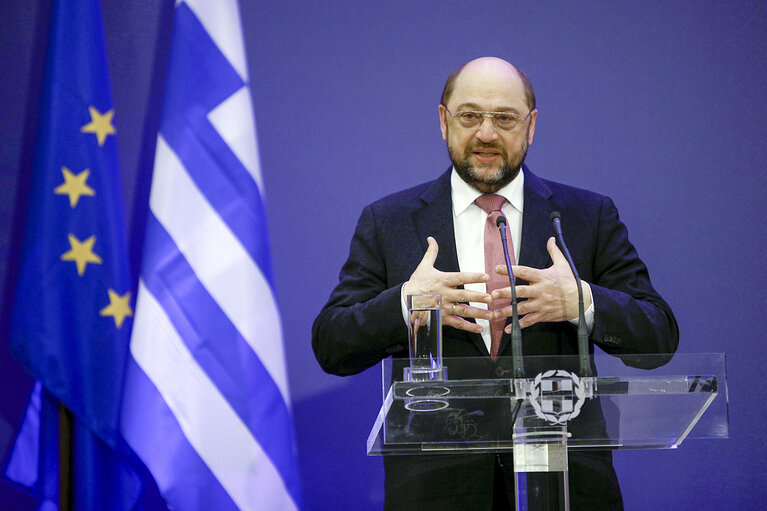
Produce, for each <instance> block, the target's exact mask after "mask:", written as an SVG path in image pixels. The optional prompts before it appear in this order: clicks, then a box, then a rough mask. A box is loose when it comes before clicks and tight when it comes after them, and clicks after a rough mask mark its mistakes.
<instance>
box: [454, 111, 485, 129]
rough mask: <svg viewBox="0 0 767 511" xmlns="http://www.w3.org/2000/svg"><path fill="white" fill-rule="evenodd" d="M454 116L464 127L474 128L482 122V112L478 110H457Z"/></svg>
mask: <svg viewBox="0 0 767 511" xmlns="http://www.w3.org/2000/svg"><path fill="white" fill-rule="evenodd" d="M456 117H458V122H459V123H461V126H463V127H464V128H474V127H476V126H479V123H480V122H482V114H480V113H478V112H458V113H457V114H456Z"/></svg>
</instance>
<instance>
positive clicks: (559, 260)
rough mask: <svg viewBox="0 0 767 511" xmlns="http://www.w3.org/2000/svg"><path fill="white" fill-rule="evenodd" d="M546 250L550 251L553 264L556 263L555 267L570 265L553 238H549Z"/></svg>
mask: <svg viewBox="0 0 767 511" xmlns="http://www.w3.org/2000/svg"><path fill="white" fill-rule="evenodd" d="M546 250H547V251H548V253H549V257H551V262H552V263H554V265H557V264H568V262H567V259H565V255H564V254H563V253H562V251H561V250H559V246H557V241H556V240H555V239H554V237H553V236H552V237H551V238H549V241H547V242H546Z"/></svg>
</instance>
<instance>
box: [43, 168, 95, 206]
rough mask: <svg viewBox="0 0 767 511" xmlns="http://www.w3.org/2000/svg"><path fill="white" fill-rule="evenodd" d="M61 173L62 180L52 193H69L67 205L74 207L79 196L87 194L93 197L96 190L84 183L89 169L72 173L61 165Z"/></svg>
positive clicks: (89, 172)
mask: <svg viewBox="0 0 767 511" xmlns="http://www.w3.org/2000/svg"><path fill="white" fill-rule="evenodd" d="M61 173H62V174H63V175H64V182H63V183H62V184H60V185H59V186H57V187H56V188H54V189H53V193H55V194H57V195H69V205H70V206H71V207H72V209H74V207H75V206H77V203H78V201H79V200H80V197H81V196H83V195H88V196H90V197H93V196H94V195H96V192H95V191H94V190H93V188H91V187H90V186H88V185H87V184H85V181H87V180H88V176H90V175H91V171H90V170H89V169H85V170H83V171H82V172H80V173H79V174H72V172H70V171H69V169H68V168H66V167H61Z"/></svg>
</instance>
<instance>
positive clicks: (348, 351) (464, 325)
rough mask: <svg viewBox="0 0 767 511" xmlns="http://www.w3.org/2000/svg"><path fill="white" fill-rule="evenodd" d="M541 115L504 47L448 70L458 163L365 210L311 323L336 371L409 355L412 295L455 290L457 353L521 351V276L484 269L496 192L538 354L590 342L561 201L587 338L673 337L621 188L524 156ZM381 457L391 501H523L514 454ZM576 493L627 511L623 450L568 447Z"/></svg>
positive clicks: (524, 317) (646, 340) (584, 502)
mask: <svg viewBox="0 0 767 511" xmlns="http://www.w3.org/2000/svg"><path fill="white" fill-rule="evenodd" d="M537 115H538V111H537V110H536V108H535V94H534V92H533V88H532V84H531V83H530V81H529V79H528V78H527V77H526V75H525V74H524V73H522V72H521V71H519V70H518V69H516V68H515V67H514V66H513V65H511V64H509V63H508V62H506V61H503V60H500V59H496V58H481V59H477V60H474V61H471V62H469V63H467V64H465V65H464V66H462V67H461V68H459V69H458V70H456V71H455V72H453V73H452V74H451V75H450V77H448V80H447V82H446V84H445V88H444V90H443V94H442V100H441V104H440V105H439V118H440V128H441V130H442V138H443V139H444V140H445V141H446V142H447V147H448V152H449V154H450V158H451V160H452V163H453V165H452V168H451V169H449V170H448V171H447V172H446V173H444V174H443V175H442V176H441V177H439V178H437V179H436V180H435V181H432V182H430V183H426V184H424V185H420V186H417V187H415V188H412V189H409V190H405V191H403V192H399V193H397V194H394V195H391V196H389V197H386V198H384V199H382V200H380V201H377V202H375V203H373V204H371V205H369V206H367V207H366V208H365V209H364V211H363V212H362V215H361V217H360V220H359V223H358V225H357V228H356V231H355V234H354V237H353V239H352V243H351V247H350V253H349V258H348V260H347V261H346V263H345V264H344V266H343V268H342V270H341V274H340V282H339V284H338V286H337V287H336V288H335V290H334V291H333V292H332V294H331V296H330V299H329V301H328V303H327V304H326V305H325V307H324V308H323V310H322V311H321V313H320V314H319V316H318V317H317V319H316V320H315V323H314V326H313V331H312V333H313V336H312V344H313V348H314V352H315V355H316V357H317V360H318V361H319V363H320V365H321V366H322V367H323V369H324V370H325V371H327V372H330V373H333V374H339V375H348V374H354V373H357V372H360V371H362V370H363V369H365V368H367V367H370V366H372V365H374V364H376V363H377V362H379V361H380V360H382V359H383V358H386V357H388V356H390V355H394V356H396V357H407V355H408V352H407V328H406V323H405V319H404V317H403V308H404V297H405V296H406V295H408V294H420V293H439V294H441V295H442V308H443V311H442V319H443V325H444V326H445V328H444V331H443V354H444V356H445V357H491V359H492V360H494V359H495V356H496V355H497V356H509V355H510V354H511V351H510V339H509V337H510V336H509V333H510V331H511V330H510V328H511V327H510V326H509V325H507V326H506V327H505V329H504V328H503V327H504V321H505V320H506V318H507V317H508V316H509V315H510V314H511V308H510V307H508V303H509V302H508V298H509V296H510V289H509V287H508V285H506V286H505V287H500V288H496V286H495V285H493V286H490V284H491V283H492V282H493V281H496V280H497V279H498V278H501V277H503V276H504V275H505V270H504V269H503V268H502V267H497V268H496V267H492V268H486V265H485V254H484V243H483V233H484V228H485V222H486V219H487V216H488V212H487V211H486V209H487V208H486V207H485V206H486V203H487V201H488V200H490V199H492V200H493V201H494V200H498V198H497V196H500V197H501V199H499V200H500V202H499V204H500V203H501V202H502V203H503V204H502V205H501V206H500V208H501V211H502V213H503V214H504V215H505V216H506V217H507V219H508V222H509V228H510V233H511V241H510V245H512V246H513V250H514V256H515V259H516V261H518V262H519V265H515V266H513V267H512V270H513V273H514V275H515V276H516V278H517V279H518V280H517V283H518V285H517V288H516V289H517V296H518V298H520V299H521V302H520V304H519V314H520V315H521V319H520V322H519V323H520V327H521V328H522V339H523V351H524V354H525V355H558V354H561V355H567V354H575V353H577V341H576V328H575V326H574V325H576V324H577V322H578V320H577V317H578V294H577V288H576V284H575V280H574V279H573V277H572V274H571V272H570V269H569V267H568V264H567V262H566V260H565V258H564V256H563V255H562V253H561V252H560V251H559V248H558V247H557V245H556V243H555V241H554V238H553V237H552V235H553V229H552V227H551V222H550V214H551V212H552V211H559V212H561V214H562V218H563V219H564V222H566V227H567V231H568V233H570V236H569V238H568V245H569V248H570V251H571V254H572V256H573V259H574V260H575V263H576V267H577V268H578V271H579V274H580V276H581V278H582V279H583V283H584V286H583V287H584V302H585V303H584V305H585V307H586V308H587V314H586V326H587V328H588V330H589V339H590V349H591V350H593V346H594V345H597V346H599V347H600V348H601V349H603V350H604V351H606V352H608V353H612V354H616V355H622V354H629V353H673V352H674V351H675V350H676V347H677V344H678V328H677V325H676V321H675V319H674V317H673V314H672V312H671V310H670V308H669V306H668V305H667V304H666V303H665V302H664V301H663V299H662V298H661V297H660V296H659V295H658V294H657V292H656V291H655V290H654V289H653V287H652V285H651V283H650V279H649V276H648V272H647V269H646V267H645V265H644V264H643V263H642V261H641V260H640V259H639V257H638V255H637V253H636V251H635V250H634V247H633V246H632V245H631V243H630V242H629V241H628V233H627V231H626V228H625V226H624V225H623V224H622V223H621V222H620V221H619V219H618V213H617V211H616V209H615V207H614V205H613V203H612V201H611V200H610V199H608V198H607V197H604V196H600V195H597V194H594V193H591V192H587V191H585V190H580V189H576V188H572V187H568V186H565V185H561V184H558V183H553V182H550V181H546V180H544V179H541V178H538V177H537V176H536V175H535V174H533V173H532V172H531V171H530V170H529V169H528V168H527V167H526V166H524V165H523V162H524V159H525V155H526V154H527V148H528V146H529V145H530V144H532V142H533V136H534V134H535V125H536V120H537ZM480 204H482V206H480ZM483 207H485V209H483ZM504 278H505V277H504ZM488 288H490V289H491V292H488ZM499 320H500V325H499ZM384 467H385V472H386V507H387V508H389V509H410V508H413V509H473V510H481V509H487V510H490V509H513V502H514V495H513V493H514V489H513V488H514V485H513V462H512V460H511V458H510V456H509V455H498V456H493V455H488V454H485V455H455V456H453V455H437V456H390V457H386V458H385V459H384ZM570 492H571V504H572V509H574V510H576V509H589V510H596V509H610V510H612V509H622V508H623V504H622V500H621V495H620V490H619V488H618V483H617V479H616V477H615V472H614V470H613V469H612V456H611V453H609V452H601V453H585V454H579V453H571V455H570Z"/></svg>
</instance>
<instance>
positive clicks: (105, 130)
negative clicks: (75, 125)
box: [80, 106, 115, 147]
mask: <svg viewBox="0 0 767 511" xmlns="http://www.w3.org/2000/svg"><path fill="white" fill-rule="evenodd" d="M88 112H90V114H91V122H89V123H88V124H86V125H85V126H83V127H82V128H80V131H82V132H83V133H95V134H96V138H97V139H98V141H99V147H101V146H103V145H104V140H106V138H107V135H114V134H115V127H114V126H113V125H112V117H113V116H114V115H115V111H114V110H110V111H108V112H106V113H104V114H102V113H101V112H99V111H98V110H96V108H95V107H92V106H89V107H88Z"/></svg>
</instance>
